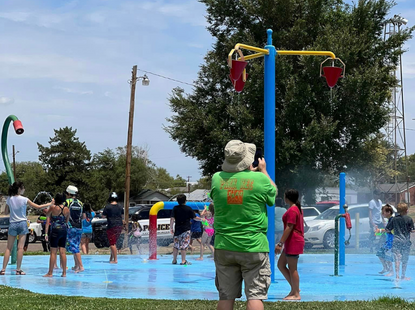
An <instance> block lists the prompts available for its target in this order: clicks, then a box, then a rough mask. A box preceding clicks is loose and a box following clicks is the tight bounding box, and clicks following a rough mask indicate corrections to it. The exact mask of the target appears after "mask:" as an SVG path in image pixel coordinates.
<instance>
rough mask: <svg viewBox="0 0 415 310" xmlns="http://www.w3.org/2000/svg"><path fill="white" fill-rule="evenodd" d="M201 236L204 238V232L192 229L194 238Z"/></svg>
mask: <svg viewBox="0 0 415 310" xmlns="http://www.w3.org/2000/svg"><path fill="white" fill-rule="evenodd" d="M200 238H202V232H201V231H192V240H194V239H200Z"/></svg>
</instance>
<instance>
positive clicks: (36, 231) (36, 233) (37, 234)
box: [29, 222, 42, 243]
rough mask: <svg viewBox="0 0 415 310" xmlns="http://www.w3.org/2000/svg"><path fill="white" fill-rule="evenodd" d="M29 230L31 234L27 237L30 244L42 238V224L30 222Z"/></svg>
mask: <svg viewBox="0 0 415 310" xmlns="http://www.w3.org/2000/svg"><path fill="white" fill-rule="evenodd" d="M29 230H33V234H30V236H29V242H30V243H34V242H36V241H37V240H39V239H40V238H41V237H42V224H40V223H34V222H31V223H30V225H29Z"/></svg>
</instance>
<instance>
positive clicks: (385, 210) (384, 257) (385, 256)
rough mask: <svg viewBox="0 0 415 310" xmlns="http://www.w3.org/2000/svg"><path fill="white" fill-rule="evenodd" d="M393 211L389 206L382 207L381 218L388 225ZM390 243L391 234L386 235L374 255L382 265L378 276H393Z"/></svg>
mask: <svg viewBox="0 0 415 310" xmlns="http://www.w3.org/2000/svg"><path fill="white" fill-rule="evenodd" d="M392 215H393V209H392V207H391V206H390V205H388V204H386V205H384V206H383V207H382V217H383V218H384V219H387V220H388V223H389V222H390V221H391V220H392ZM392 243H393V234H392V233H390V232H389V233H388V232H387V233H386V240H385V243H384V244H383V245H382V246H381V248H380V249H379V251H378V252H377V253H376V256H378V257H379V259H380V262H381V263H382V266H383V269H382V271H379V273H380V274H384V273H386V275H385V276H387V277H390V276H393V267H392V262H393V255H392Z"/></svg>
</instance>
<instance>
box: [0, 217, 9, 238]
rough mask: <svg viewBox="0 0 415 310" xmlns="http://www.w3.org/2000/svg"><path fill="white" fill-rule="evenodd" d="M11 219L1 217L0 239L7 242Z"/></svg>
mask: <svg viewBox="0 0 415 310" xmlns="http://www.w3.org/2000/svg"><path fill="white" fill-rule="evenodd" d="M9 225H10V217H0V239H1V240H7V236H8V234H9Z"/></svg>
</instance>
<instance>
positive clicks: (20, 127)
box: [13, 120, 24, 135]
mask: <svg viewBox="0 0 415 310" xmlns="http://www.w3.org/2000/svg"><path fill="white" fill-rule="evenodd" d="M13 127H14V131H16V134H18V135H21V134H22V133H24V129H23V125H22V122H21V121H19V120H15V121H14V122H13Z"/></svg>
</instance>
